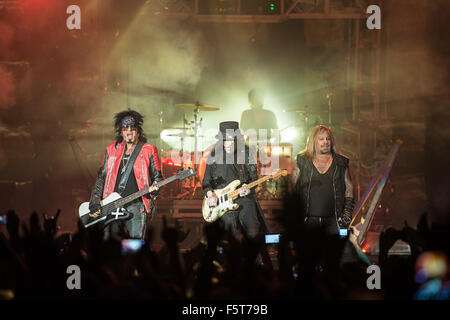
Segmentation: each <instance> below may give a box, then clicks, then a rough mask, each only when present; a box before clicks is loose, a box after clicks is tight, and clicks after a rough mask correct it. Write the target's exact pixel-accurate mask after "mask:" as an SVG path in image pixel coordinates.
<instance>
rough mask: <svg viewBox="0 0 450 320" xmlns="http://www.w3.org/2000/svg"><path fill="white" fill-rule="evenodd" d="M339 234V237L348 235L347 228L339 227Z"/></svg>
mask: <svg viewBox="0 0 450 320" xmlns="http://www.w3.org/2000/svg"><path fill="white" fill-rule="evenodd" d="M339 235H340V236H341V237H346V236H348V230H347V229H339Z"/></svg>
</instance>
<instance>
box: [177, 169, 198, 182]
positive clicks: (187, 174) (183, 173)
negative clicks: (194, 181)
mask: <svg viewBox="0 0 450 320" xmlns="http://www.w3.org/2000/svg"><path fill="white" fill-rule="evenodd" d="M195 174H196V172H195V171H194V169H192V168H189V169H187V170H183V171H179V172H178V173H177V175H176V178H177V179H178V180H184V179H187V178H189V177H192V176H195Z"/></svg>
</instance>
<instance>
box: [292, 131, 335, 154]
mask: <svg viewBox="0 0 450 320" xmlns="http://www.w3.org/2000/svg"><path fill="white" fill-rule="evenodd" d="M324 131H325V132H327V133H328V135H329V136H330V138H331V146H330V149H331V153H333V154H334V153H336V143H335V140H334V136H333V134H332V133H331V130H330V128H328V127H327V126H315V127H314V128H313V129H312V130H311V133H310V134H309V136H308V140H306V148H305V149H303V150H302V151H300V155H305V156H306V157H308V158H309V159H312V158H313V157H314V154H315V153H316V140H317V136H318V135H319V134H320V133H322V132H324Z"/></svg>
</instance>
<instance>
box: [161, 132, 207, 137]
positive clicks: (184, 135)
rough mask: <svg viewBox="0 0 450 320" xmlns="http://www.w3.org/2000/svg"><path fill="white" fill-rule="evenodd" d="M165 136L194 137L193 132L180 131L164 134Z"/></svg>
mask: <svg viewBox="0 0 450 320" xmlns="http://www.w3.org/2000/svg"><path fill="white" fill-rule="evenodd" d="M166 136H167V137H180V138H181V137H183V138H193V137H195V134H193V133H184V132H180V133H169V134H166ZM197 137H203V136H202V135H197Z"/></svg>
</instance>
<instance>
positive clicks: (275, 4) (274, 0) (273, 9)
mask: <svg viewBox="0 0 450 320" xmlns="http://www.w3.org/2000/svg"><path fill="white" fill-rule="evenodd" d="M265 1H266V3H265V12H266V13H268V14H279V13H280V0H265Z"/></svg>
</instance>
